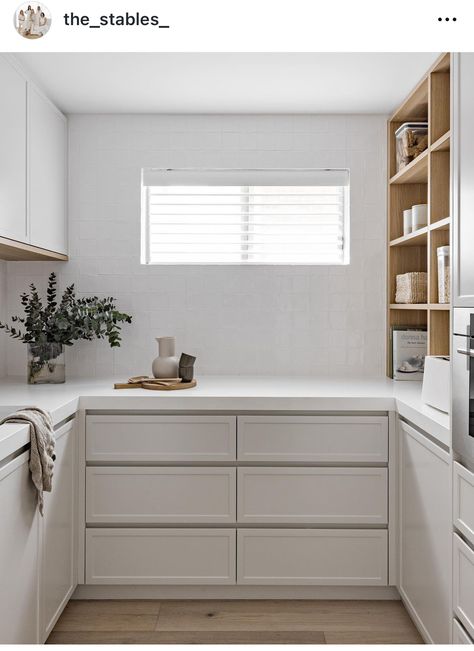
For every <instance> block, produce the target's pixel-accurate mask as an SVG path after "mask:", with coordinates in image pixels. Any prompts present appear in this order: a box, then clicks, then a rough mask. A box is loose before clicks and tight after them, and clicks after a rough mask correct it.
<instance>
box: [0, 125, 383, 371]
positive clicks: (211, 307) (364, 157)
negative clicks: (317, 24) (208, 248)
mask: <svg viewBox="0 0 474 651" xmlns="http://www.w3.org/2000/svg"><path fill="white" fill-rule="evenodd" d="M385 158H386V149H385V118H384V117H383V116H324V115H323V116H311V115H301V116H273V115H267V116H263V115H262V116H214V115H207V116H206V115H202V116H189V115H188V116H186V115H162V116H146V115H145V116H137V115H135V116H132V115H129V116H127V115H73V116H72V117H71V118H70V170H69V173H70V258H71V260H70V262H69V263H67V264H55V265H54V264H48V263H9V264H8V288H9V311H10V313H14V311H15V309H16V306H17V305H18V295H19V292H20V291H22V290H23V289H24V288H25V287H26V285H27V283H28V282H30V281H31V280H33V279H35V280H36V281H38V282H40V283H41V282H42V280H43V279H44V278H45V277H46V275H47V274H48V272H49V271H50V270H52V269H57V270H58V273H60V275H61V281H62V283H63V284H65V283H69V282H75V283H76V286H77V289H78V291H79V292H81V293H84V294H95V293H101V294H106V295H110V294H112V295H114V296H116V297H117V298H118V300H119V306H120V308H122V309H123V310H125V311H128V312H130V313H131V314H132V315H133V317H134V323H133V325H132V326H128V327H125V330H124V335H123V345H122V348H121V349H118V350H117V349H116V350H115V351H112V350H110V349H109V348H108V347H107V346H106V345H105V344H103V343H97V344H96V343H89V342H84V343H81V344H79V345H76V346H74V348H73V349H71V350H69V351H68V356H67V370H68V373H69V375H80V376H86V377H89V376H92V377H93V376H100V375H106V374H109V375H110V374H114V375H116V376H120V377H122V378H124V379H126V378H127V377H128V376H129V375H131V374H134V375H137V374H141V373H149V372H150V365H151V361H152V358H153V357H154V356H155V355H156V342H155V341H154V338H155V337H156V336H159V335H176V336H177V340H178V350H179V351H182V350H184V351H186V352H189V353H194V354H196V355H197V357H198V362H197V364H198V366H197V370H198V373H201V374H282V375H285V374H288V375H299V374H308V375H309V374H323V373H324V374H330V375H341V374H352V375H358V374H364V375H381V374H383V367H384V336H385V335H384V332H385V331H384V318H385V310H384V290H385V250H384V249H385V221H386V219H385V214H386V207H385V170H386V166H385V163H386V161H385ZM143 166H144V167H147V166H156V167H220V166H223V167H293V166H295V167H349V168H350V171H351V264H350V265H349V266H347V267H321V266H316V267H249V268H243V267H196V268H186V267H159V266H155V267H146V266H141V265H140V263H139V249H140V241H139V240H140V238H139V232H140V169H141V167H143ZM24 364H25V351H24V348H23V347H22V346H21V345H18V344H15V342H12V343H11V344H9V345H8V371H9V373H10V374H19V373H20V374H21V373H23V372H24Z"/></svg>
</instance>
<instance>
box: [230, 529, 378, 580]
mask: <svg viewBox="0 0 474 651" xmlns="http://www.w3.org/2000/svg"><path fill="white" fill-rule="evenodd" d="M237 583H239V584H251V585H269V584H273V585H387V531H386V530H381V529H371V530H360V529H357V530H356V529H239V530H238V534H237Z"/></svg>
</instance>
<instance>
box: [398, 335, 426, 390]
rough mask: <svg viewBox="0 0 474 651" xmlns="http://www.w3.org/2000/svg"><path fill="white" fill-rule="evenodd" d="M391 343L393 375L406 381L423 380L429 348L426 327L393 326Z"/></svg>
mask: <svg viewBox="0 0 474 651" xmlns="http://www.w3.org/2000/svg"><path fill="white" fill-rule="evenodd" d="M390 343H391V365H390V375H391V377H392V378H393V379H394V380H400V381H405V382H406V381H420V380H422V379H423V372H424V368H425V357H426V355H427V350H428V333H427V331H426V327H423V326H419V327H416V326H415V327H414V326H392V327H391V329H390Z"/></svg>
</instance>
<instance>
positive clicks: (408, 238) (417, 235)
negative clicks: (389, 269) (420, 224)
mask: <svg viewBox="0 0 474 651" xmlns="http://www.w3.org/2000/svg"><path fill="white" fill-rule="evenodd" d="M427 241H428V226H425V227H424V228H419V229H418V230H417V231H414V232H413V233H408V235H402V236H401V237H397V239H395V240H392V241H391V242H390V246H426V243H427Z"/></svg>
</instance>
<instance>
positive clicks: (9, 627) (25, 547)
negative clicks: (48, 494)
mask: <svg viewBox="0 0 474 651" xmlns="http://www.w3.org/2000/svg"><path fill="white" fill-rule="evenodd" d="M28 459H29V452H24V453H23V454H21V455H20V456H18V457H16V458H15V459H13V460H12V461H10V462H8V463H7V464H6V465H5V466H3V467H2V468H0V513H1V518H2V522H1V526H0V644H35V643H38V641H39V639H38V638H39V636H38V617H39V614H38V607H39V595H38V572H39V550H40V545H39V515H38V513H37V509H36V490H35V488H34V486H33V484H32V483H31V480H30V471H29V468H28Z"/></svg>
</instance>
